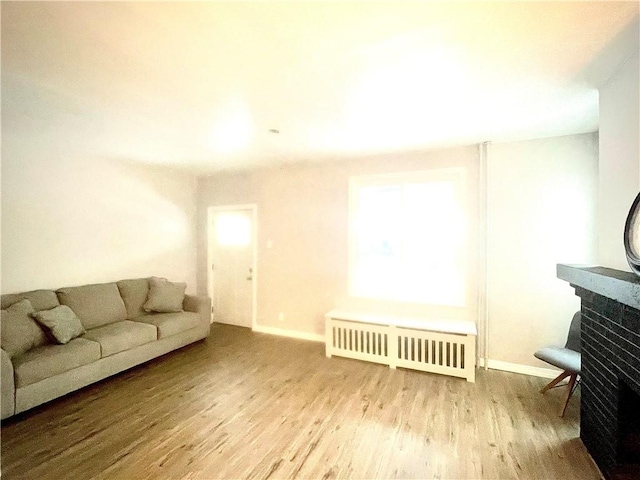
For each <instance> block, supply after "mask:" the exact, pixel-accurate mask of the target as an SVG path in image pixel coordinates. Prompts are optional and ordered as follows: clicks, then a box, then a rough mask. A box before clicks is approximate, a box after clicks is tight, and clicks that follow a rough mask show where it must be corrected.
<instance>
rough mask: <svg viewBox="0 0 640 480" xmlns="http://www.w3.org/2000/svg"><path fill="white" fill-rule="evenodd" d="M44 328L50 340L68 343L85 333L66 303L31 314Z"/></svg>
mask: <svg viewBox="0 0 640 480" xmlns="http://www.w3.org/2000/svg"><path fill="white" fill-rule="evenodd" d="M31 316H32V317H33V318H35V319H36V320H37V322H38V323H39V324H40V325H42V326H43V327H45V328H46V330H47V332H48V333H49V335H50V336H51V337H52V340H54V341H56V342H57V343H61V344H65V343H69V342H70V341H71V340H73V339H74V338H76V337H79V336H80V335H82V334H83V333H85V329H84V327H83V326H82V323H80V319H79V318H78V316H77V315H76V314H75V313H73V310H71V308H69V307H68V306H66V305H60V306H58V307H55V308H52V309H51V310H42V311H40V312H35V313H33V314H32V315H31Z"/></svg>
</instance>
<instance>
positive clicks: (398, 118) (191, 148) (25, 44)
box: [1, 1, 639, 173]
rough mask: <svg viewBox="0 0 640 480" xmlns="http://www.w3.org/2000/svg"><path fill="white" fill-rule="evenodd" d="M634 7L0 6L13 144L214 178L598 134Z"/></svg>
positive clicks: (7, 122)
mask: <svg viewBox="0 0 640 480" xmlns="http://www.w3.org/2000/svg"><path fill="white" fill-rule="evenodd" d="M638 10H639V3H638V2H549V1H545V2H505V1H502V2H481V1H473V2H402V1H394V2H355V1H353V2H305V1H298V2H275V1H268V2H166V3H165V2H113V3H103V2H101V3H94V2H69V3H59V2H44V3H32V2H11V3H9V2H4V1H3V2H2V11H1V14H2V90H3V91H2V96H3V99H2V100H3V136H4V135H5V131H8V133H9V134H11V131H12V129H13V130H15V129H31V130H33V131H34V132H35V133H36V134H45V133H46V132H49V134H50V135H53V134H54V133H55V135H57V136H60V135H69V144H70V145H77V144H78V143H80V144H82V145H83V146H84V148H85V149H90V150H91V151H93V152H97V153H99V154H100V155H101V156H113V157H118V158H124V159H127V160H131V161H137V162H144V163H154V164H161V165H170V166H175V167H184V168H188V169H190V170H191V171H193V172H196V173H208V172H214V171H217V170H221V169H229V168H243V167H249V166H257V165H266V164H275V163H282V162H294V161H322V160H326V159H331V160H339V159H341V158H349V157H353V156H362V155H372V154H385V153H402V152H405V151H416V150H420V149H428V148H436V147H444V146H451V145H464V144H471V143H476V142H482V141H487V140H490V141H505V140H521V139H529V138H540V137H547V136H555V135H565V134H573V133H584V132H592V131H595V130H597V128H598V93H597V86H598V83H601V82H603V81H605V80H606V79H607V78H608V77H609V76H610V75H611V73H612V72H613V69H614V68H615V67H616V66H617V65H619V63H620V62H621V61H622V60H624V58H625V55H628V54H629V53H630V52H629V49H630V48H631V52H633V49H636V50H637V48H638V37H637V23H638ZM629 39H631V42H629ZM270 129H276V130H278V131H279V133H273V132H270V131H269V130H270ZM38 132H40V133H38ZM42 132H45V133H42Z"/></svg>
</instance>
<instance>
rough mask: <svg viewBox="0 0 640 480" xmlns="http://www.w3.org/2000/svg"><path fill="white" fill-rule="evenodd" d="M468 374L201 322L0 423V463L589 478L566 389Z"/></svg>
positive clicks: (160, 470)
mask: <svg viewBox="0 0 640 480" xmlns="http://www.w3.org/2000/svg"><path fill="white" fill-rule="evenodd" d="M545 383H546V381H545V380H543V379H538V378H534V377H527V376H524V375H517V374H510V373H504V372H498V371H491V370H490V371H488V372H485V371H483V370H480V371H478V375H477V381H476V383H475V384H472V383H467V382H466V381H464V380H461V379H454V378H449V377H444V376H439V375H433V374H427V373H421V372H415V371H410V370H402V369H398V370H390V369H389V368H388V367H385V366H381V365H375V364H370V363H365V362H359V361H355V360H347V359H340V358H336V357H334V358H331V359H328V358H325V357H324V347H323V345H322V344H318V343H312V342H304V341H297V340H290V339H285V338H278V337H273V336H268V335H264V334H257V333H252V332H250V331H248V330H246V329H242V328H238V327H230V326H223V325H214V327H213V333H212V336H211V337H210V338H209V339H207V340H206V341H204V342H199V343H197V344H194V345H191V346H188V347H185V348H184V349H182V350H179V351H177V352H173V353H171V354H169V355H166V356H164V357H162V358H160V359H156V360H154V361H152V362H149V363H148V364H146V365H144V366H141V367H138V368H135V369H133V370H130V371H128V372H125V373H123V374H120V375H118V376H116V377H114V378H111V379H107V380H105V381H103V382H101V383H99V384H97V385H93V386H90V387H87V388H85V389H83V390H82V391H79V392H76V393H73V394H70V395H68V396H66V397H64V398H62V399H58V400H56V401H54V402H51V403H49V404H48V405H45V406H41V407H39V408H37V409H35V410H33V411H31V412H27V413H26V414H22V415H19V416H18V417H17V418H15V419H11V420H10V421H8V422H5V423H4V424H3V426H2V432H1V433H2V459H1V460H2V477H3V479H5V480H10V479H16V478H28V479H38V480H45V479H56V480H57V479H63V478H69V479H88V478H97V479H127V480H128V479H134V478H136V479H137V478H140V479H174V478H175V479H178V478H185V479H208V478H251V479H266V478H272V479H276V478H314V479H315V478H317V479H329V478H357V479H362V478H421V479H430V478H438V479H545V480H546V479H561V480H572V479H576V480H591V479H594V480H595V479H598V478H599V476H598V473H597V470H596V469H595V467H594V466H593V465H592V463H591V461H590V459H589V457H588V454H587V453H586V450H585V449H584V447H583V445H582V443H581V442H580V440H579V439H578V424H579V421H578V415H579V412H578V410H579V408H578V399H577V398H574V399H573V400H572V402H571V404H570V406H569V408H568V410H567V413H566V415H565V418H564V419H561V418H559V417H558V416H557V411H558V408H559V404H560V401H561V392H560V391H558V390H556V391H552V392H549V393H548V394H547V395H545V396H542V395H540V394H539V393H538V390H539V389H540V388H541V387H542V386H543V385H544V384H545Z"/></svg>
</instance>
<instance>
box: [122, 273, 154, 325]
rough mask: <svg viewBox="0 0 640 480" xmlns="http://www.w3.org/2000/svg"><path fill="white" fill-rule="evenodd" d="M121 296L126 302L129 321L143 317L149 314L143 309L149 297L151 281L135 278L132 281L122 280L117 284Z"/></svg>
mask: <svg viewBox="0 0 640 480" xmlns="http://www.w3.org/2000/svg"><path fill="white" fill-rule="evenodd" d="M117 285H118V290H120V296H121V297H122V300H124V306H125V307H126V309H127V319H129V320H131V319H132V318H136V317H141V316H142V315H146V314H147V312H146V311H145V310H144V308H142V306H143V305H144V302H146V301H147V297H148V296H149V279H148V278H134V279H131V280H120V281H119V282H117Z"/></svg>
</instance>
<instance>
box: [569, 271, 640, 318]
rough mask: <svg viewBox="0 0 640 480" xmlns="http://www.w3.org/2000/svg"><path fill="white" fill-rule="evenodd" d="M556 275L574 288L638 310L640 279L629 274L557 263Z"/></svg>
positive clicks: (639, 307)
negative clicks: (582, 289)
mask: <svg viewBox="0 0 640 480" xmlns="http://www.w3.org/2000/svg"><path fill="white" fill-rule="evenodd" d="M557 275H558V278H560V279H561V280H565V281H567V282H569V283H570V284H571V285H573V286H574V287H581V288H584V289H585V290H589V291H590V292H593V293H597V294H598V295H602V296H603V297H607V298H611V299H612V300H615V301H616V302H619V303H622V304H623V305H627V306H629V307H631V308H635V309H636V310H640V278H638V277H637V276H636V275H635V274H633V273H631V272H623V271H621V270H614V269H613V268H606V267H593V266H587V265H565V264H563V263H559V264H558V266H557Z"/></svg>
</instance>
